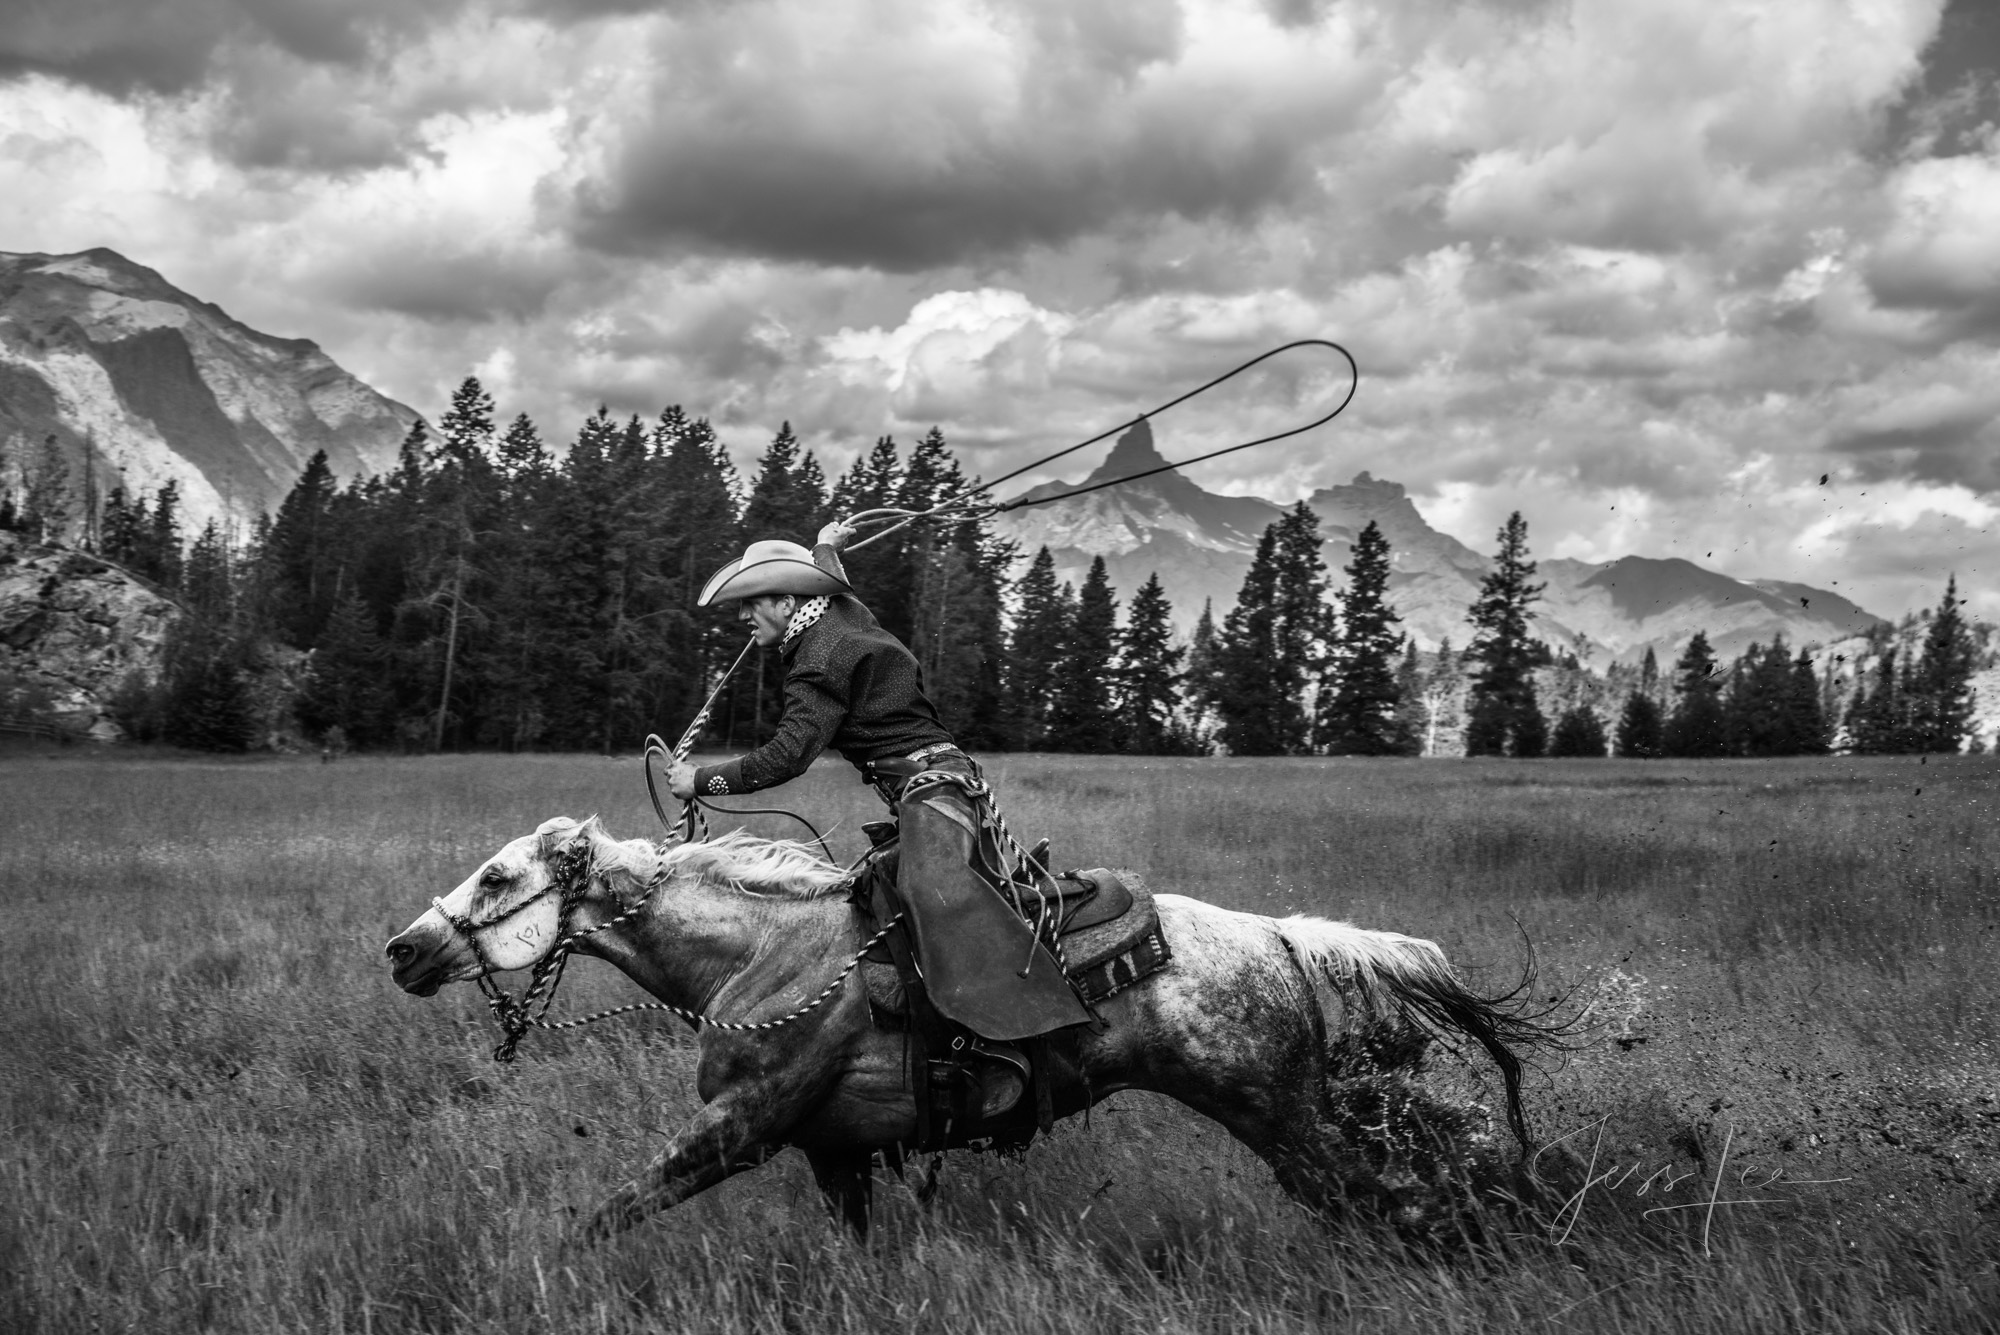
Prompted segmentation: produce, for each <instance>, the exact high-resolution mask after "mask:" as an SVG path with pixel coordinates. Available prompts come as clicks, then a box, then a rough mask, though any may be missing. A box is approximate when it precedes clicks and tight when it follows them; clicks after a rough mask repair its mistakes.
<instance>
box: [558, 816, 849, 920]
mask: <svg viewBox="0 0 2000 1335" xmlns="http://www.w3.org/2000/svg"><path fill="white" fill-rule="evenodd" d="M579 832H580V833H582V834H584V835H585V836H586V837H588V838H589V839H590V840H591V843H592V845H593V852H594V856H595V861H596V864H597V867H598V869H599V870H600V871H618V872H624V873H625V874H626V875H628V876H630V877H631V878H632V879H633V880H635V881H639V882H641V883H644V882H645V881H647V880H650V879H651V878H652V877H653V876H654V875H656V874H658V873H660V872H665V873H666V874H667V875H669V876H675V875H680V876H698V877H700V878H701V879H702V880H704V881H708V882H710V883H711V884H716V885H723V886H727V887H729V888H730V889H732V890H738V891H741V892H743V893H744V894H750V895H769V896H772V897H773V898H778V899H823V898H826V897H827V896H829V895H831V894H833V893H834V892H835V891H837V890H839V889H841V888H842V887H843V886H845V885H846V884H847V872H846V871H845V870H844V869H842V868H840V867H836V866H835V865H834V864H832V863H831V862H828V861H827V860H826V859H825V858H822V857H821V856H820V855H819V854H817V853H815V852H813V851H812V850H811V849H810V848H808V847H807V846H806V845H804V844H801V843H798V842H796V841H794V840H791V839H763V838H760V837H758V836H757V835H754V834H751V833H750V832H749V831H748V830H731V831H730V832H729V833H728V834H725V835H721V836H719V837H717V838H714V839H710V840H707V841H706V842H703V843H698V844H676V845H674V846H673V847H671V848H662V847H660V846H659V845H658V844H655V843H653V842H651V841H650V840H646V839H613V838H612V837H611V836H610V835H609V834H607V833H605V830H604V827H603V825H601V824H599V823H598V819H597V817H595V816H592V817H591V818H590V819H589V820H586V821H583V822H581V823H578V822H577V821H573V820H571V819H569V818H568V817H567V816H557V817H555V818H554V819H552V820H547V821H544V822H542V825H541V827H540V828H539V829H537V830H536V831H535V833H536V834H537V835H540V836H541V837H542V839H543V840H544V842H545V844H546V843H550V842H552V841H560V840H564V839H568V838H570V837H571V836H573V835H574V834H577V833H579Z"/></svg>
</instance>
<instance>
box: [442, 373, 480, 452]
mask: <svg viewBox="0 0 2000 1335" xmlns="http://www.w3.org/2000/svg"><path fill="white" fill-rule="evenodd" d="M492 449H493V400H492V398H491V397H490V396H488V394H487V393H486V391H485V389H483V388H481V386H480V384H479V381H478V380H477V379H476V378H475V377H473V376H467V377H466V378H465V379H464V380H462V381H460V382H459V386H458V388H457V389H456V390H454V391H453V392H452V396H451V407H450V409H449V410H448V411H446V413H445V415H444V417H443V418H442V419H441V420H440V421H439V422H438V443H437V458H438V462H439V463H442V464H459V465H461V466H462V465H467V464H471V463H472V462H473V461H474V460H485V459H488V458H489V457H490V456H491V453H492Z"/></svg>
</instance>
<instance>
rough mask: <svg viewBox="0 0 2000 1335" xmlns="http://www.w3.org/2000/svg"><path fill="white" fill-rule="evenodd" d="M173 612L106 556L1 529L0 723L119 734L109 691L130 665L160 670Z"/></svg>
mask: <svg viewBox="0 0 2000 1335" xmlns="http://www.w3.org/2000/svg"><path fill="white" fill-rule="evenodd" d="M176 614H177V609H176V608H175V606H174V604H173V603H171V602H169V601H167V600H166V599H165V598H162V597H160V596H159V595H158V594H157V593H154V592H153V591H152V590H151V589H149V588H147V587H146V586H145V585H144V584H142V583H140V582H139V581H138V580H137V579H135V578H133V577H132V576H130V575H128V574H126V573H125V572H124V571H122V570H120V569H118V568H117V567H116V566H113V565H111V564H109V563H108V562H105V561H100V560H98V559H97V558H96V557H94V556H88V555H85V554H84V553H82V552H75V551H70V550H68V549H66V548H59V547H36V546H31V545H29V544H28V543H26V542H24V541H22V540H21V539H20V538H19V537H18V536H17V535H15V534H13V533H8V532H5V531H0V723H13V724H18V723H22V722H36V723H45V724H50V725H53V726H55V727H57V728H60V729H61V730H63V731H65V732H68V733H72V734H75V735H79V736H89V737H91V738H93V739H95V740H98V741H116V740H117V739H118V738H119V736H120V735H121V733H120V730H119V727H118V725H117V724H116V723H115V722H113V721H112V719H111V716H110V713H109V710H108V708H107V705H108V701H109V700H110V698H111V696H112V694H113V692H115V691H116V690H117V689H118V687H119V685H120V684H121V683H122V682H124V681H125V680H126V679H127V678H128V677H130V676H132V675H133V674H135V673H137V674H141V675H144V676H147V677H152V676H156V675H157V674H158V672H159V668H160V652H161V647H162V645H163V644H164V642H165V640H166V633H167V626H168V623H169V622H170V621H172V619H173V618H174V616H175V615H176Z"/></svg>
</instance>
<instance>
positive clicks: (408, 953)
mask: <svg viewBox="0 0 2000 1335" xmlns="http://www.w3.org/2000/svg"><path fill="white" fill-rule="evenodd" d="M416 953H417V952H416V949H415V948H414V947H413V946H411V945H410V944H409V943H407V942H404V941H391V942H390V943H389V962H390V963H392V964H408V963H409V962H410V960H411V958H412V957H413V956H415V955H416Z"/></svg>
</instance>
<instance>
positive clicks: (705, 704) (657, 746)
mask: <svg viewBox="0 0 2000 1335" xmlns="http://www.w3.org/2000/svg"><path fill="white" fill-rule="evenodd" d="M756 647H757V637H756V636H754V635H753V636H751V637H750V639H749V640H748V641H747V642H746V643H745V644H744V646H743V652H741V653H739V654H737V655H736V661H735V662H733V663H731V664H730V665H729V666H728V667H727V668H726V669H724V670H723V673H722V675H721V676H720V677H718V678H716V682H715V689H714V690H712V691H710V692H709V693H708V699H706V700H704V701H702V705H701V708H700V710H698V711H697V712H696V713H695V716H694V722H692V723H690V724H688V725H687V731H686V732H684V733H682V734H681V739H680V741H679V742H678V743H676V744H675V746H674V749H673V750H671V751H669V750H667V744H666V742H665V740H664V739H662V738H661V736H660V734H658V733H656V732H649V733H647V734H646V749H645V751H644V753H642V754H641V755H640V757H639V764H640V766H641V768H643V769H644V770H645V771H646V796H647V797H650V798H651V799H652V800H653V814H654V815H656V816H658V817H659V818H660V824H662V825H664V826H666V827H667V835H668V837H669V838H671V837H673V834H674V827H675V826H679V827H680V830H681V833H680V836H679V837H680V842H682V843H684V844H692V843H696V842H701V841H705V840H707V838H708V817H707V816H705V815H703V814H702V810H701V799H700V795H699V794H697V795H696V796H694V797H690V798H689V799H688V800H687V804H686V805H685V806H683V807H682V808H681V814H680V817H679V819H678V820H668V819H667V809H666V808H665V807H664V806H662V805H660V790H659V788H658V787H657V786H656V785H655V784H654V782H653V757H654V756H659V757H661V758H663V759H666V760H668V761H669V762H672V763H678V762H680V761H683V760H686V759H687V758H688V755H689V753H690V752H692V751H693V750H694V740H695V738H696V737H699V736H700V735H701V730H702V728H703V727H704V726H705V725H706V724H707V723H708V716H709V714H711V713H712V712H714V709H715V702H716V700H718V699H719V698H721V695H722V688H723V687H724V686H727V685H728V684H729V679H730V678H731V677H733V676H735V675H736V669H737V668H740V667H742V666H743V660H744V659H746V658H748V657H749V656H750V651H751V650H752V649H754V648H756ZM697 826H698V827H699V828H700V830H701V840H700V841H698V840H696V839H695V837H694V832H695V829H696V828H697Z"/></svg>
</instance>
